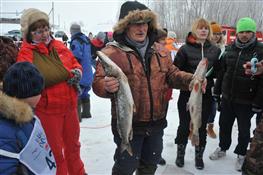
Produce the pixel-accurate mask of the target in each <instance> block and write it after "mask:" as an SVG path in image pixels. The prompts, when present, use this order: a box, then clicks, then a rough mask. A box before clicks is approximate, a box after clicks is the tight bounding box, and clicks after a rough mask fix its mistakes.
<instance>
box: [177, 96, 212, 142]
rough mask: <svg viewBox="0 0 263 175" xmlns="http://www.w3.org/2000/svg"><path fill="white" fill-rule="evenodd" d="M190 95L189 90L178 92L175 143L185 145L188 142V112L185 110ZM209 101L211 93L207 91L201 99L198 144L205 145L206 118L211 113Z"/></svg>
mask: <svg viewBox="0 0 263 175" xmlns="http://www.w3.org/2000/svg"><path fill="white" fill-rule="evenodd" d="M189 97H190V92H183V91H181V92H180V95H179V98H178V103H177V106H178V112H179V120H180V121H179V126H178V129H177V136H176V138H175V143H176V144H183V145H186V144H187V142H188V135H189V132H190V130H189V129H190V128H189V126H190V121H191V117H190V113H189V111H187V107H186V106H187V102H188V100H189ZM211 101H212V94H211V92H207V93H206V94H205V95H203V101H202V125H201V127H200V128H199V140H200V146H202V147H205V145H206V125H207V120H208V117H209V114H210V113H211V109H212V107H211V104H212V103H211Z"/></svg>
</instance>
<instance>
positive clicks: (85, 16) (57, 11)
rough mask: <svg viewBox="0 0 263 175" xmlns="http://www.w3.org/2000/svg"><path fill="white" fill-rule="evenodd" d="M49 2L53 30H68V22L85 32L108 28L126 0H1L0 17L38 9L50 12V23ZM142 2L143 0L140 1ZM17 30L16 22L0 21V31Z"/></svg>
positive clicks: (109, 29)
mask: <svg viewBox="0 0 263 175" xmlns="http://www.w3.org/2000/svg"><path fill="white" fill-rule="evenodd" d="M52 2H54V22H55V25H57V26H59V27H58V28H57V29H56V30H63V31H66V32H67V33H68V31H69V28H70V25H71V24H72V23H73V22H77V23H79V24H81V25H82V29H83V31H84V33H88V32H90V31H91V32H92V33H94V34H96V33H98V32H99V31H111V30H112V27H113V26H114V24H115V23H116V21H117V18H118V16H119V9H120V6H121V4H122V3H123V2H125V0H82V1H80V0H53V1H52V0H31V1H29V0H0V17H11V18H19V17H20V16H21V15H22V12H23V10H24V9H27V8H37V9H40V10H42V11H44V12H46V13H47V14H50V16H49V17H50V23H52V22H53V20H52V19H53V17H52V13H50V12H51V11H52ZM141 2H143V1H141ZM13 29H20V25H17V24H0V34H3V33H6V32H7V31H9V30H13Z"/></svg>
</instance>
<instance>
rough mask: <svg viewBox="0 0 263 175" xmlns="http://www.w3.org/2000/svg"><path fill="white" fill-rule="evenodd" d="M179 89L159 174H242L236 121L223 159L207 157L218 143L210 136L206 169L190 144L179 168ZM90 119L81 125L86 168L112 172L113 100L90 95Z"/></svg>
mask: <svg viewBox="0 0 263 175" xmlns="http://www.w3.org/2000/svg"><path fill="white" fill-rule="evenodd" d="M178 94H179V91H178V90H174V91H173V99H172V100H171V101H170V104H169V111H168V116H167V120H168V127H167V128H166V129H165V132H164V138H163V139H164V150H163V154H162V156H163V157H164V159H165V160H166V162H167V163H166V165H165V166H159V167H158V169H157V172H156V174H157V175H175V174H176V175H178V174H179V175H239V174H241V173H240V172H237V171H236V170H235V160H236V154H234V153H233V150H234V149H235V146H236V143H237V133H238V131H237V125H236V123H235V124H234V127H233V132H232V145H231V147H230V150H229V151H228V152H227V156H226V157H224V158H223V159H222V160H217V161H212V160H210V159H209V158H208V156H209V154H210V153H211V152H213V151H214V150H215V149H216V147H217V146H218V139H211V138H209V137H208V138H207V146H206V149H205V153H204V163H205V168H204V170H197V169H196V168H195V162H194V147H193V146H192V145H191V144H190V142H189V144H188V145H187V149H186V155H185V166H184V167H183V168H178V167H177V166H176V165H175V158H176V150H177V145H175V144H174V138H175V136H176V132H177V127H178V124H179V118H178V113H177V105H176V102H177V99H178ZM91 112H92V116H93V117H92V118H91V119H84V120H83V121H82V122H81V124H80V127H81V157H82V160H83V161H84V164H85V169H86V170H87V172H88V173H89V175H110V174H111V168H112V165H113V154H114V151H115V144H114V142H113V136H112V133H111V128H110V120H111V115H110V100H109V99H103V98H100V97H98V96H96V95H95V94H93V93H92V94H91ZM218 118H219V113H217V116H216V119H215V130H216V132H217V134H218V131H219V130H218V129H219V126H218ZM254 128H255V117H254V118H253V119H252V127H251V131H252V130H253V129H254Z"/></svg>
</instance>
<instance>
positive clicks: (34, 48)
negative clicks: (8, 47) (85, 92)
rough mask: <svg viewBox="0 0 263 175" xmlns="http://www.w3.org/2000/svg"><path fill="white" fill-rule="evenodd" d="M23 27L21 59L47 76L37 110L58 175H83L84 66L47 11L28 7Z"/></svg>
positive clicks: (22, 22) (22, 20)
mask: <svg viewBox="0 0 263 175" xmlns="http://www.w3.org/2000/svg"><path fill="white" fill-rule="evenodd" d="M21 30H22V32H23V44H22V47H21V49H20V51H19V54H18V57H17V61H28V62H31V63H33V64H34V65H35V66H36V67H37V68H38V69H39V71H40V72H41V74H42V75H43V77H44V79H45V89H44V90H43V92H42V94H41V99H40V101H39V103H38V105H37V106H36V109H35V113H36V115H37V116H39V118H40V120H41V123H42V125H43V127H44V129H45V132H46V135H47V138H48V142H49V143H50V146H51V149H52V151H53V153H54V155H55V159H56V163H57V175H67V174H69V175H83V174H85V170H84V164H83V162H82V161H81V159H80V142H79V134H80V127H79V122H78V117H77V90H76V89H77V88H76V87H77V85H78V80H79V79H80V77H81V74H82V68H81V66H80V64H79V63H78V62H77V60H76V59H75V58H74V56H73V54H72V53H71V52H70V50H69V49H68V48H66V47H65V46H64V45H63V43H62V42H60V41H57V40H55V39H53V38H52V37H51V35H50V27H49V22H48V16H47V14H45V13H44V12H42V11H39V10H38V9H32V8H31V9H28V10H26V11H25V12H24V13H23V15H22V17H21Z"/></svg>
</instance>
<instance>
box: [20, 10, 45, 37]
mask: <svg viewBox="0 0 263 175" xmlns="http://www.w3.org/2000/svg"><path fill="white" fill-rule="evenodd" d="M41 19H42V20H45V21H47V23H49V18H48V15H47V14H46V13H44V12H42V11H40V10H38V9H35V8H29V9H27V10H25V11H24V12H23V14H22V16H21V19H20V24H21V31H22V34H23V37H24V38H26V36H27V33H28V29H29V26H31V25H32V24H33V23H35V22H37V21H39V20H41Z"/></svg>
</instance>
